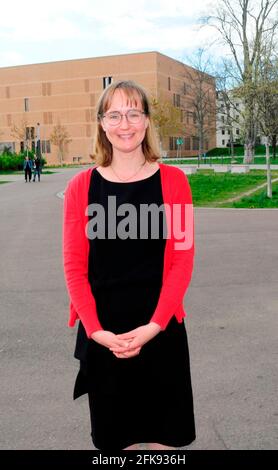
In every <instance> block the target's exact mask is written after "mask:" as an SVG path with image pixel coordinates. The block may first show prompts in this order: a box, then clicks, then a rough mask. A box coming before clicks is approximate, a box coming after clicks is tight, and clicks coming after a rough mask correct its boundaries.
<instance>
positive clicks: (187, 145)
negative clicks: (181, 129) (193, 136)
mask: <svg viewBox="0 0 278 470" xmlns="http://www.w3.org/2000/svg"><path fill="white" fill-rule="evenodd" d="M184 150H191V145H190V137H185V139H184Z"/></svg>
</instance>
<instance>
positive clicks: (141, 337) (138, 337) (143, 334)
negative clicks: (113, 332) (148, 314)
mask: <svg viewBox="0 0 278 470" xmlns="http://www.w3.org/2000/svg"><path fill="white" fill-rule="evenodd" d="M160 331H161V328H160V326H159V325H158V324H157V323H155V322H150V323H148V324H147V325H143V326H139V327H138V328H135V329H134V330H131V331H128V332H127V333H122V334H119V335H117V337H118V338H119V339H124V340H126V341H128V342H129V346H128V348H126V349H125V351H123V350H122V348H118V347H114V348H110V351H112V352H113V353H114V354H115V356H116V357H119V358H129V357H133V356H135V355H138V354H139V352H140V350H141V347H142V346H143V345H144V344H146V343H147V342H148V341H150V340H151V339H152V338H154V337H155V336H156V335H157V334H158V333H159V332H160Z"/></svg>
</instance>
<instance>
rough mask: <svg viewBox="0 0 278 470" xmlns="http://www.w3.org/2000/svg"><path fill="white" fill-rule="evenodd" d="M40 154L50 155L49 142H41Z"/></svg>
mask: <svg viewBox="0 0 278 470" xmlns="http://www.w3.org/2000/svg"><path fill="white" fill-rule="evenodd" d="M41 147H42V153H51V146H50V140H42V141H41Z"/></svg>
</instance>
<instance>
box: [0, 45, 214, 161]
mask: <svg viewBox="0 0 278 470" xmlns="http://www.w3.org/2000/svg"><path fill="white" fill-rule="evenodd" d="M189 69H190V72H191V75H192V73H193V74H194V69H192V68H191V67H188V66H186V65H184V64H183V63H181V62H179V61H177V60H174V59H172V58H170V57H168V56H165V55H163V54H160V53H158V52H145V53H134V54H124V55H116V56H107V57H95V58H88V59H76V60H66V61H59V62H49V63H40V64H32V65H20V66H14V67H2V68H0V152H1V150H3V148H4V147H9V148H11V149H12V150H15V151H17V152H18V151H19V150H20V149H23V148H26V145H28V146H29V148H33V149H35V148H36V147H37V146H38V145H39V148H40V149H41V152H42V154H43V155H44V156H45V157H46V159H47V162H48V164H55V163H59V158H58V154H59V152H58V147H57V146H56V145H54V144H53V142H52V141H51V139H50V136H51V134H52V133H53V130H55V128H57V125H59V124H60V125H61V126H64V128H65V129H66V131H67V134H68V137H69V142H68V143H67V145H66V148H65V149H64V156H63V158H64V162H65V163H73V162H81V163H86V162H91V159H90V155H91V154H92V149H93V139H94V131H95V126H96V116H95V110H96V103H97V100H98V98H99V96H100V94H101V92H102V91H103V89H104V88H105V87H106V86H108V85H109V84H110V83H111V82H112V81H115V80H121V79H124V80H126V79H130V80H135V81H136V82H138V83H139V84H141V85H142V86H143V87H144V88H145V89H146V90H147V92H148V93H149V95H150V96H151V97H154V98H158V99H165V100H167V101H169V102H170V103H172V104H173V106H175V107H176V108H179V109H180V120H181V122H182V123H184V126H183V129H184V130H183V131H182V132H179V133H177V132H175V131H172V134H171V135H169V134H167V135H164V136H163V139H162V148H163V150H164V156H165V155H167V156H172V157H174V156H176V154H177V149H179V150H180V153H181V154H182V155H184V156H191V155H197V154H198V131H197V128H196V118H195V114H194V110H193V109H192V88H191V86H190V84H189V83H188V74H187V73H186V71H187V70H189ZM209 86H210V87H211V93H212V94H213V95H214V96H215V86H214V82H213V81H211V85H209ZM15 126H17V128H18V129H19V130H22V132H21V133H20V132H18V133H17V135H16V136H15V133H14V131H13V130H14V127H15ZM24 135H25V137H24ZM26 139H27V140H26ZM215 146H216V134H215V120H214V121H213V120H212V122H211V132H210V133H209V135H208V138H207V139H206V142H205V149H206V150H208V149H210V148H213V147H215Z"/></svg>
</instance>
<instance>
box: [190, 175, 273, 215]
mask: <svg viewBox="0 0 278 470" xmlns="http://www.w3.org/2000/svg"><path fill="white" fill-rule="evenodd" d="M277 177H278V172H276V171H275V172H272V179H274V178H277ZM188 180H189V183H190V186H191V189H192V195H193V204H194V205H195V206H196V207H198V206H202V207H250V205H249V204H250V203H249V202H247V201H245V202H243V203H242V204H243V205H241V206H235V205H234V204H239V202H234V203H227V204H223V203H222V202H223V201H225V200H226V199H229V198H232V197H235V196H237V195H240V194H241V193H244V192H245V191H248V190H250V189H252V188H254V187H256V186H258V185H260V184H263V183H264V182H266V174H265V171H261V170H259V171H256V170H251V171H250V172H249V174H231V173H224V174H223V173H220V174H219V173H214V172H211V171H210V170H204V171H200V172H199V173H198V174H194V175H188ZM275 187H277V186H276V185H275V184H273V190H274V189H275ZM265 191H266V189H265V188H263V189H261V190H259V193H265ZM253 197H255V196H253V195H252V196H250V198H253ZM258 197H259V196H258ZM273 197H274V200H273V201H272V204H274V205H272V206H269V203H270V202H271V201H269V199H268V198H266V200H265V204H267V205H266V207H278V202H277V201H276V199H275V193H274V191H273ZM260 201H261V202H260V204H262V199H260ZM221 203H222V204H221ZM244 204H246V205H244ZM254 207H255V206H254ZM256 207H258V206H256ZM261 207H264V206H261Z"/></svg>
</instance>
